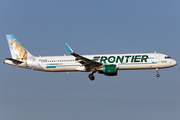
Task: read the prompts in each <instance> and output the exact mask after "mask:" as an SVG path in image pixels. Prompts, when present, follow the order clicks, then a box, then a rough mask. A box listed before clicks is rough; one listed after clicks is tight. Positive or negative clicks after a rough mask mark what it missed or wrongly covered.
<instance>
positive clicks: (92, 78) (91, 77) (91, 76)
mask: <svg viewBox="0 0 180 120" xmlns="http://www.w3.org/2000/svg"><path fill="white" fill-rule="evenodd" d="M94 73H95V72H91V74H89V79H90V80H91V81H93V80H94V79H95V77H94Z"/></svg>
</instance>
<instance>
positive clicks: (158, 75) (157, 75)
mask: <svg viewBox="0 0 180 120" xmlns="http://www.w3.org/2000/svg"><path fill="white" fill-rule="evenodd" d="M156 77H160V74H158V68H156Z"/></svg>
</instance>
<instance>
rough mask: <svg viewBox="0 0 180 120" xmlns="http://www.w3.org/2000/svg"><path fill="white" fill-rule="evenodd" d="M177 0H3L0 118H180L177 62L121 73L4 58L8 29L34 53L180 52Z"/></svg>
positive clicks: (0, 6) (179, 56)
mask: <svg viewBox="0 0 180 120" xmlns="http://www.w3.org/2000/svg"><path fill="white" fill-rule="evenodd" d="M179 6H180V1H179V0H124V1H122V0H57V1H56V0H51V1H50V0H49V1H48V0H4V1H0V41H1V44H0V61H1V62H0V120H72V119H73V120H179V119H180V94H179V93H180V76H179V75H180V72H179V70H180V67H179V65H177V66H175V67H173V68H168V69H162V70H159V73H160V75H161V77H160V78H156V72H155V70H131V71H130V70H127V71H118V76H115V77H109V76H104V75H102V74H98V73H96V74H95V77H96V79H95V81H93V82H92V81H90V80H89V78H88V74H89V73H82V72H71V73H68V74H67V73H66V72H62V73H61V72H58V73H48V72H39V71H32V70H28V69H23V68H18V67H13V66H10V65H6V64H4V63H3V61H4V60H5V58H6V57H11V55H10V51H9V47H8V44H7V40H6V37H5V35H6V34H14V35H15V36H16V37H17V38H18V39H19V40H20V41H21V43H22V44H23V45H24V46H25V47H26V48H27V49H28V50H29V51H30V52H31V53H32V54H33V55H35V56H39V55H41V56H44V55H64V54H66V55H69V53H68V50H67V48H66V46H65V43H68V44H69V45H70V46H71V47H72V49H73V50H74V51H75V52H76V53H78V54H81V55H84V54H111V53H112V54H115V53H116V54H118V53H119V54H120V53H150V52H154V51H156V52H158V53H164V54H167V55H169V56H171V57H172V58H173V59H175V60H176V61H177V62H179V60H180V47H179V45H180V7H179Z"/></svg>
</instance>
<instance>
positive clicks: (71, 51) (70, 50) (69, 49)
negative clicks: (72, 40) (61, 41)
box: [66, 43, 73, 53]
mask: <svg viewBox="0 0 180 120" xmlns="http://www.w3.org/2000/svg"><path fill="white" fill-rule="evenodd" d="M66 47H67V49H68V51H69V52H70V53H73V50H72V49H71V48H70V47H69V45H68V44H67V43H66Z"/></svg>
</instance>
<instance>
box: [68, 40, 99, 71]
mask: <svg viewBox="0 0 180 120" xmlns="http://www.w3.org/2000/svg"><path fill="white" fill-rule="evenodd" d="M66 47H67V49H68V51H69V52H70V54H71V55H73V56H74V57H76V60H77V61H78V62H79V63H81V64H82V65H83V66H85V67H86V69H91V68H94V67H100V66H101V65H102V63H99V62H96V61H94V60H91V59H88V58H85V57H83V56H81V55H78V54H76V53H75V52H74V51H73V50H72V49H71V48H70V47H69V45H68V44H66Z"/></svg>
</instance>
